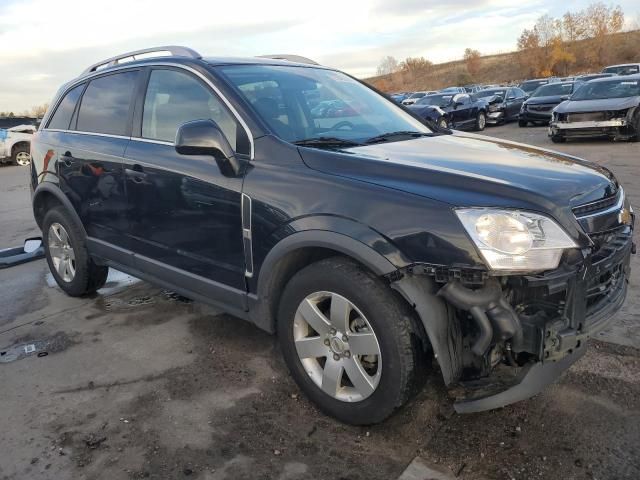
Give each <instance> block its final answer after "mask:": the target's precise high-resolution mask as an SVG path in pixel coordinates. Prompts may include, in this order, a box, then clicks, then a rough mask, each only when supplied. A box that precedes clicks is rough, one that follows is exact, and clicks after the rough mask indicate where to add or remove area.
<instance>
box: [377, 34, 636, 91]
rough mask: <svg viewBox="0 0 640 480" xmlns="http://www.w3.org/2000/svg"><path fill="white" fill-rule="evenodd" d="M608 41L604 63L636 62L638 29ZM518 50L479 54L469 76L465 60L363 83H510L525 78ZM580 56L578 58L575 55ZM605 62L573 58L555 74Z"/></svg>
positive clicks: (410, 87)
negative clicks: (572, 62)
mask: <svg viewBox="0 0 640 480" xmlns="http://www.w3.org/2000/svg"><path fill="white" fill-rule="evenodd" d="M608 43H609V44H610V48H609V52H608V61H607V62H606V65H612V64H616V63H628V62H640V48H638V45H640V30H633V31H630V32H623V33H617V34H614V35H610V36H609V38H608ZM572 48H573V49H575V50H577V51H582V50H588V48H589V40H582V41H578V42H575V44H574V45H572ZM521 55H522V53H521V52H509V53H502V54H497V55H485V56H482V57H480V61H479V68H478V72H477V73H476V75H474V76H472V75H470V74H469V71H468V70H467V64H466V62H465V60H456V61H452V62H446V63H439V64H433V65H429V66H428V67H426V68H423V69H421V70H420V71H415V70H414V71H406V70H399V71H397V72H395V73H392V74H389V75H381V76H376V77H371V78H367V79H365V81H366V82H368V83H370V84H371V85H374V86H375V87H376V88H378V89H380V90H382V91H385V92H394V91H415V90H438V89H441V88H444V87H447V86H451V85H461V84H464V85H466V84H475V83H479V84H491V83H504V82H514V81H519V80H522V79H525V78H527V77H528V75H527V73H528V72H527V68H526V66H524V65H523V64H522V63H523V62H521ZM578 58H580V57H578ZM606 65H605V64H602V63H588V62H586V61H583V62H580V61H577V62H576V63H575V64H574V65H572V66H571V67H570V68H567V69H566V71H564V72H558V74H559V75H562V76H567V75H575V74H578V73H587V72H599V71H600V70H601V69H602V68H603V67H604V66H606Z"/></svg>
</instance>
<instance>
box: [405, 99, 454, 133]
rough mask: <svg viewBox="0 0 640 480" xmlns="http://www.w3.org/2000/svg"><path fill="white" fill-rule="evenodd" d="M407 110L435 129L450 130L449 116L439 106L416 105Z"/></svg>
mask: <svg viewBox="0 0 640 480" xmlns="http://www.w3.org/2000/svg"><path fill="white" fill-rule="evenodd" d="M407 108H408V109H409V110H410V111H411V112H412V113H413V114H414V115H416V116H417V117H419V118H420V119H421V120H422V121H424V122H426V123H427V126H429V127H431V128H433V129H444V128H449V120H448V119H449V114H448V113H447V112H445V111H444V110H443V109H442V108H440V107H438V106H434V105H426V104H420V103H414V104H413V105H409V106H407Z"/></svg>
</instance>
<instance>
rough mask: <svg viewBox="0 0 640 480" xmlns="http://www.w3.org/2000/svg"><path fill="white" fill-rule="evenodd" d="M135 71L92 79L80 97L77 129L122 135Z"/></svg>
mask: <svg viewBox="0 0 640 480" xmlns="http://www.w3.org/2000/svg"><path fill="white" fill-rule="evenodd" d="M137 76H138V72H137V71H129V72H123V73H116V74H112V75H108V76H105V77H100V78H97V79H95V80H92V81H91V82H90V83H89V86H88V87H87V90H86V91H85V92H84V95H83V96H82V101H81V102H80V110H79V112H78V126H77V130H78V131H82V132H92V133H104V134H110V135H126V134H127V132H128V123H129V110H130V108H131V102H132V99H133V92H134V90H135V86H136V78H137Z"/></svg>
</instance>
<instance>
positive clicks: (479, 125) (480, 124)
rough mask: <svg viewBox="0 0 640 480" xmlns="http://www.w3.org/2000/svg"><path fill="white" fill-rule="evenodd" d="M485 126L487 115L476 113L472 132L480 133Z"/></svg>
mask: <svg viewBox="0 0 640 480" xmlns="http://www.w3.org/2000/svg"><path fill="white" fill-rule="evenodd" d="M486 126H487V115H486V114H485V113H484V112H478V116H477V117H476V124H475V126H474V130H475V131H476V132H481V131H483V130H484V128H485V127H486Z"/></svg>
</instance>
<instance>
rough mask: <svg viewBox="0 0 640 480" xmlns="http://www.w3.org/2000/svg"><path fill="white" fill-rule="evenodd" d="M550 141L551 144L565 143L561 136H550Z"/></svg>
mask: <svg viewBox="0 0 640 480" xmlns="http://www.w3.org/2000/svg"><path fill="white" fill-rule="evenodd" d="M551 141H552V142H553V143H565V142H566V141H567V139H566V138H565V137H563V136H561V135H551Z"/></svg>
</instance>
